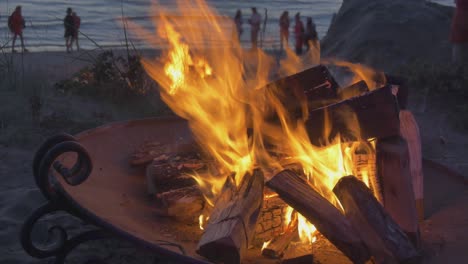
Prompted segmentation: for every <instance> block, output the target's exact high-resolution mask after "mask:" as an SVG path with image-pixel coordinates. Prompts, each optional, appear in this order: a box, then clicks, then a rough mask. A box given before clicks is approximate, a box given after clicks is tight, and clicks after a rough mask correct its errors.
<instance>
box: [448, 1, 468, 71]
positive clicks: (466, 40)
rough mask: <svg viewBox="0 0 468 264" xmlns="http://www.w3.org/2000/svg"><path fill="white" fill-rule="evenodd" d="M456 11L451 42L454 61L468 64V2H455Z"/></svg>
mask: <svg viewBox="0 0 468 264" xmlns="http://www.w3.org/2000/svg"><path fill="white" fill-rule="evenodd" d="M455 4H456V9H455V14H454V16H453V20H452V29H451V34H450V40H451V42H452V43H453V46H452V61H453V62H454V63H462V62H465V63H466V62H468V61H467V60H468V0H455Z"/></svg>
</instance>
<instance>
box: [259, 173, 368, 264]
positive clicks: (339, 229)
mask: <svg viewBox="0 0 468 264" xmlns="http://www.w3.org/2000/svg"><path fill="white" fill-rule="evenodd" d="M266 185H267V186H268V187H269V188H271V189H272V190H274V191H275V192H277V193H278V194H279V196H280V197H281V198H282V199H283V200H284V201H285V202H286V203H287V204H289V205H290V206H291V207H292V208H294V209H295V210H296V211H297V212H298V213H300V214H301V215H303V216H304V217H305V218H306V219H307V220H309V221H310V222H311V223H312V224H314V225H315V227H316V228H317V230H318V231H319V232H320V233H321V234H322V235H323V236H325V237H326V238H327V239H328V240H329V241H330V242H331V243H333V244H334V245H335V246H336V247H337V248H338V249H339V250H341V251H342V252H343V253H344V254H345V255H346V256H347V257H348V258H349V259H350V260H351V261H353V262H354V263H365V262H366V261H367V260H368V259H369V257H370V256H369V252H368V250H367V248H366V246H365V245H364V243H363V241H362V240H361V238H360V237H359V234H358V232H357V231H356V230H355V229H354V228H353V226H352V225H351V223H350V222H349V221H348V220H347V219H346V217H345V216H344V215H343V214H342V213H341V212H340V211H339V210H338V209H337V208H336V207H335V206H333V205H332V204H331V203H330V202H329V201H328V200H326V199H325V198H324V197H323V196H322V195H320V194H319V193H318V192H317V191H316V190H314V189H313V188H312V187H311V186H310V185H309V184H308V182H307V181H306V180H305V179H304V178H303V177H300V176H299V175H297V174H296V173H294V172H292V171H290V170H284V171H282V172H280V173H278V174H276V175H275V176H273V177H272V178H271V179H270V180H269V181H267V183H266Z"/></svg>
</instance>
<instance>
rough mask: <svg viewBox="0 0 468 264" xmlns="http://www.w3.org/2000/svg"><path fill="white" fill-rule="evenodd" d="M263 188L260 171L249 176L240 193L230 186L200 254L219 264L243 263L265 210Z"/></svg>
mask: <svg viewBox="0 0 468 264" xmlns="http://www.w3.org/2000/svg"><path fill="white" fill-rule="evenodd" d="M228 182H229V181H228ZM228 182H227V183H228ZM263 186H264V183H263V175H262V173H261V172H259V171H255V172H254V173H253V174H252V175H246V176H245V177H244V181H243V183H242V185H241V186H240V187H239V190H238V191H235V190H233V188H232V187H229V184H226V186H225V187H226V188H224V190H223V191H222V193H221V196H220V197H219V198H218V200H217V201H216V203H215V206H214V208H213V211H212V212H211V215H210V219H209V222H208V223H207V225H206V227H205V232H204V233H203V235H202V237H201V239H200V241H199V243H198V247H197V253H198V254H200V255H201V256H204V257H206V258H208V259H209V260H211V261H216V262H222V263H240V262H241V260H242V256H243V255H244V254H245V251H246V250H247V247H248V245H249V242H250V240H251V239H252V237H253V234H254V231H255V225H256V223H257V217H258V215H259V212H260V209H261V207H262V201H263Z"/></svg>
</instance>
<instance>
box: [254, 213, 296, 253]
mask: <svg viewBox="0 0 468 264" xmlns="http://www.w3.org/2000/svg"><path fill="white" fill-rule="evenodd" d="M297 235H298V233H297V219H295V220H293V222H292V223H290V224H289V225H288V227H287V228H286V231H284V233H282V234H280V235H279V236H277V237H275V238H273V239H272V240H271V241H270V242H269V243H268V244H267V245H266V246H264V247H263V248H262V255H263V256H265V257H269V258H281V257H282V256H283V253H284V251H285V250H286V248H287V247H288V246H289V243H291V241H292V240H293V239H294V237H296V236H297Z"/></svg>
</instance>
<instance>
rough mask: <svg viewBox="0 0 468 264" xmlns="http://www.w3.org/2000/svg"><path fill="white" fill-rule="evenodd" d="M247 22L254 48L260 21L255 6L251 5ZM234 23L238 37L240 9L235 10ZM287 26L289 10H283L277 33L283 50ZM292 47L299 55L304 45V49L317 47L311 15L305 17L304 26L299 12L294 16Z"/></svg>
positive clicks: (285, 43)
mask: <svg viewBox="0 0 468 264" xmlns="http://www.w3.org/2000/svg"><path fill="white" fill-rule="evenodd" d="M248 23H249V24H250V27H251V30H250V40H251V43H252V49H256V48H257V47H258V35H259V32H260V26H261V23H262V16H261V15H260V14H259V13H258V12H257V8H255V7H252V15H251V17H250V19H248ZM234 24H235V26H236V32H237V37H238V39H240V36H241V35H242V33H243V29H242V24H243V19H242V12H241V10H237V12H236V15H235V16H234ZM289 27H290V19H289V12H288V11H284V12H283V14H282V15H281V17H280V19H279V33H280V49H281V50H283V48H284V46H288V45H289ZM294 40H295V43H294V47H295V51H296V54H298V55H300V54H302V52H303V47H305V49H306V51H308V50H309V49H310V48H311V45H315V46H316V47H317V48H318V45H319V41H318V34H317V30H316V26H315V23H314V21H313V20H312V18H311V17H308V18H307V22H306V26H305V27H304V24H303V23H302V20H301V14H300V13H297V14H296V15H295V16H294Z"/></svg>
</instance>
